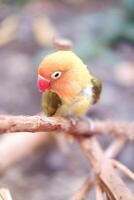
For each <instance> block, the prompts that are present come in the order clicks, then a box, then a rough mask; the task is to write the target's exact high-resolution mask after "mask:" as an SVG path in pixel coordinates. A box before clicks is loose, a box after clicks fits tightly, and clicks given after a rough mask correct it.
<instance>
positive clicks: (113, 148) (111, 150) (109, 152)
mask: <svg viewBox="0 0 134 200" xmlns="http://www.w3.org/2000/svg"><path fill="white" fill-rule="evenodd" d="M125 143H126V140H125V139H115V141H114V142H112V143H111V144H110V145H109V147H108V148H107V149H106V150H105V155H106V157H108V158H115V157H116V156H117V155H118V154H119V153H120V151H121V150H122V148H123V147H124V145H125Z"/></svg>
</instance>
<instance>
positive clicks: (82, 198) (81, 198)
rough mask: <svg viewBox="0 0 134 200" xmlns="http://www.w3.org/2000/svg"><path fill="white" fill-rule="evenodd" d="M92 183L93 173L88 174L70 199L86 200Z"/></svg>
mask: <svg viewBox="0 0 134 200" xmlns="http://www.w3.org/2000/svg"><path fill="white" fill-rule="evenodd" d="M93 184H94V179H93V175H92V174H90V175H89V176H88V177H87V178H86V180H85V181H84V183H83V185H82V186H81V188H80V189H79V190H78V191H77V192H76V193H75V194H74V195H73V197H72V198H71V199H70V200H86V198H87V196H88V194H89V192H90V190H91V188H92V186H93Z"/></svg>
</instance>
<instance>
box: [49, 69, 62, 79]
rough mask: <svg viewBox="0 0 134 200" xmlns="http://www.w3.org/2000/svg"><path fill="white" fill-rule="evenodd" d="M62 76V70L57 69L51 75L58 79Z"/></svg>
mask: <svg viewBox="0 0 134 200" xmlns="http://www.w3.org/2000/svg"><path fill="white" fill-rule="evenodd" d="M60 76H61V72H60V71H57V72H54V73H53V74H52V75H51V78H53V79H58V78H59V77H60Z"/></svg>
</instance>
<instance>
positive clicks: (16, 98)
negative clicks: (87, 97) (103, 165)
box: [0, 0, 134, 200]
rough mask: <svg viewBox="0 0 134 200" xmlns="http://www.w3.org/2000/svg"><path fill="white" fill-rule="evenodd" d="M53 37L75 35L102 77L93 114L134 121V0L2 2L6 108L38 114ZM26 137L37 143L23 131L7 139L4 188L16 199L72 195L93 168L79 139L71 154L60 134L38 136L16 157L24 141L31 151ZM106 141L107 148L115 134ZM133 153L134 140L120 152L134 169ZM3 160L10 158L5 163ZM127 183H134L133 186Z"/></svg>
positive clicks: (1, 84)
mask: <svg viewBox="0 0 134 200" xmlns="http://www.w3.org/2000/svg"><path fill="white" fill-rule="evenodd" d="M54 36H58V37H63V38H68V39H70V40H71V41H72V42H73V50H74V51H75V52H76V53H77V54H78V55H79V56H80V57H81V58H82V59H83V61H84V62H85V63H87V65H88V66H89V69H90V70H91V71H92V72H93V73H94V74H96V76H97V77H98V78H99V79H100V80H102V83H103V92H102V96H101V100H100V102H99V103H98V104H97V105H95V106H94V107H93V108H92V109H91V110H90V111H89V116H91V118H94V119H96V118H99V119H108V118H110V119H114V120H116V119H117V120H118V119H119V120H126V121H132V120H133V118H134V1H133V0H116V1H114V0H102V1H99V0H98V1H97V0H44V1H43V0H42V1H32V0H31V1H30V0H0V114H10V115H17V114H19V115H34V114H37V113H39V112H40V95H41V94H40V93H39V91H38V89H37V86H36V79H37V67H38V64H39V63H40V61H41V60H42V58H43V57H44V56H45V55H47V54H48V53H50V52H53V51H54V49H53V47H52V38H53V37H54ZM11 137H13V138H11ZM18 137H20V138H18ZM21 137H22V143H21ZM32 137H33V136H32ZM35 137H36V136H35ZM9 139H10V140H9ZM25 139H26V140H27V141H28V140H29V141H32V140H31V138H30V136H28V137H27V138H26V137H25V138H24V137H23V135H21V134H20V136H17V137H16V135H14V136H10V138H9V136H2V137H1V140H0V142H1V143H0V170H1V169H2V170H1V171H2V173H1V177H0V186H1V187H8V188H9V189H10V190H11V193H12V195H13V197H14V199H15V200H22V199H32V200H36V199H40V200H52V199H55V200H63V199H64V200H66V199H69V198H70V197H71V195H72V194H73V193H74V191H76V190H77V189H78V188H79V186H80V185H81V184H82V182H83V180H84V177H86V175H87V174H88V172H89V166H88V163H87V161H86V160H85V158H83V156H82V154H81V152H80V150H79V148H78V145H77V144H75V143H73V144H68V145H69V149H70V152H68V153H67V152H66V151H65V152H64V150H63V151H62V150H61V149H62V147H61V146H63V145H61V144H60V142H61V140H60V141H59V140H57V138H52V139H51V140H50V139H48V140H47V142H46V143H45V145H42V143H41V142H39V141H40V139H39V141H38V145H35V146H34V147H33V149H32V151H30V152H29V153H24V156H20V157H19V156H18V157H17V159H15V161H14V157H15V156H14V155H16V152H17V151H18V149H19V147H20V149H23V148H25V149H27V148H28V146H29V145H30V144H29V143H28V142H27V144H25ZM32 139H33V138H32ZM16 140H17V144H16ZM100 140H101V143H102V144H103V146H104V147H106V146H107V145H108V144H109V143H110V140H111V138H109V137H104V138H101V139H100ZM7 141H8V142H7ZM10 141H11V142H10ZM18 141H20V143H18ZM34 142H35V141H34ZM64 142H65V141H64ZM7 143H8V144H9V145H7ZM11 143H12V145H11ZM5 144H6V145H7V146H6V145H5ZM2 145H3V146H4V147H3V146H2ZM17 145H18V146H17ZM19 145H20V146H19ZM5 146H6V147H5ZM42 146H43V148H41V147H42ZM2 147H3V149H4V150H3V149H2ZM35 147H36V148H35ZM37 147H38V148H37ZM133 153H134V150H133V145H131V144H128V145H127V146H126V147H125V149H124V150H123V152H122V154H121V155H120V156H119V159H120V160H121V161H122V162H123V163H125V164H127V166H129V167H130V169H132V170H134V161H133V157H132V155H133ZM27 154H28V155H27ZM22 157H23V159H22ZM9 158H10V160H11V163H10V162H9V163H8V161H7V160H8V159H9ZM5 160H6V161H7V163H8V164H7V163H6V164H4V163H5V162H6V161H5ZM16 161H17V162H16ZM18 161H19V162H18ZM13 164H14V165H13ZM10 165H12V167H10ZM1 166H4V167H1ZM5 166H6V167H5ZM4 168H6V171H5V170H4V172H3V169H4ZM1 171H0V172H1ZM127 182H128V184H129V186H130V187H131V188H132V189H134V184H131V183H130V182H129V181H128V180H127ZM91 199H93V198H92V197H91Z"/></svg>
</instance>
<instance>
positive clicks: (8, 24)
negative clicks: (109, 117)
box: [0, 15, 19, 46]
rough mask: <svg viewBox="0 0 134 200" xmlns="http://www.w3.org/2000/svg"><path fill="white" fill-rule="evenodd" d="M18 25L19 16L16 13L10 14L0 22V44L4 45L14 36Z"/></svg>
mask: <svg viewBox="0 0 134 200" xmlns="http://www.w3.org/2000/svg"><path fill="white" fill-rule="evenodd" d="M18 26H19V17H18V16H17V15H10V16H8V17H6V18H5V19H4V20H3V21H2V22H1V24H0V46H4V45H6V44H8V43H9V42H11V41H12V40H13V39H15V38H16V36H17V28H18Z"/></svg>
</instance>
